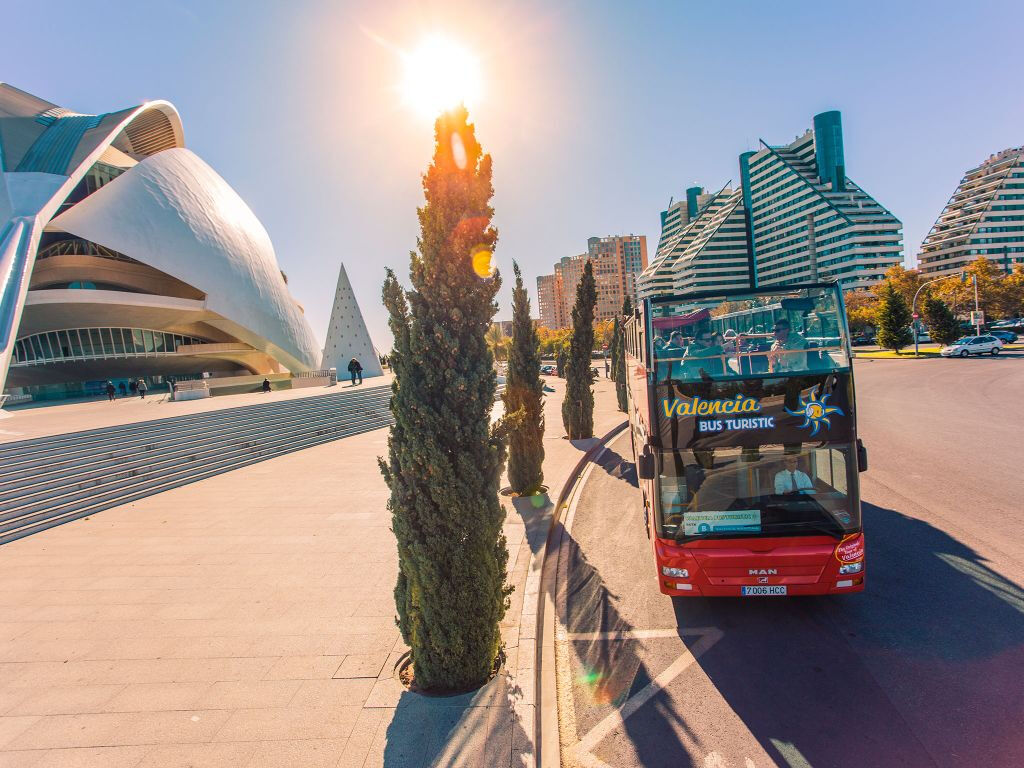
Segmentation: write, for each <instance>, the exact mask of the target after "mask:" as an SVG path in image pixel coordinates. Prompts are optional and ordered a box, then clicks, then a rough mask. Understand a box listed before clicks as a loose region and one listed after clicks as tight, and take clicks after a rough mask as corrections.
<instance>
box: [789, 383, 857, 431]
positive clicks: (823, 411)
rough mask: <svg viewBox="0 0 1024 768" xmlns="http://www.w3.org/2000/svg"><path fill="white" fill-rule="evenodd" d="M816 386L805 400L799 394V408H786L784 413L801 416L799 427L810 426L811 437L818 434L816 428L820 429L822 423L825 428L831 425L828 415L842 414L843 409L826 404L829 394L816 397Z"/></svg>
mask: <svg viewBox="0 0 1024 768" xmlns="http://www.w3.org/2000/svg"><path fill="white" fill-rule="evenodd" d="M818 389H819V388H818V387H815V388H814V389H813V390H811V394H810V396H809V397H808V398H807V399H806V400H805V399H804V397H803V395H801V396H800V408H799V409H798V410H795V411H791V410H789V408H786V413H788V414H789V415H790V416H803V417H804V423H803V424H801V425H800V426H801V427H810V428H811V437H814V436H815V435H816V434H818V430H819V429H821V425H822V424H824V425H825V427H826V428H830V427H831V426H832V422H831V421H830V420H829V418H828V417H829V416H832V415H834V414H838V415H840V416H844V415H845V414H844V413H843V411H842V410H841V409H840V408H838V407H836V406H834V405H829V404H828V399H829V397H831V395H823V396H822V397H821V399H818Z"/></svg>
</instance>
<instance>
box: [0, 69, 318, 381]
mask: <svg viewBox="0 0 1024 768" xmlns="http://www.w3.org/2000/svg"><path fill="white" fill-rule="evenodd" d="M0 169H2V173H0V181H2V183H0V390H2V389H3V387H4V385H6V387H7V388H8V389H9V390H10V391H15V392H27V393H31V394H34V395H37V396H43V397H51V396H60V395H62V394H66V395H74V394H91V393H93V392H95V391H96V390H97V388H98V387H99V386H102V384H103V383H104V382H105V381H106V380H108V379H109V380H116V379H124V378H132V379H137V378H151V379H153V380H155V381H157V382H159V381H160V380H161V379H162V378H164V377H177V378H189V377H194V376H199V375H202V374H203V373H206V374H207V375H211V376H217V375H222V376H228V375H233V374H254V373H255V374H268V373H283V372H286V371H288V372H293V373H294V372H300V371H308V370H310V369H313V368H316V367H317V366H318V365H319V363H320V360H321V354H322V353H321V349H320V347H319V345H318V344H317V342H316V340H315V338H314V336H313V333H312V331H311V329H310V327H309V324H308V322H307V321H306V318H305V316H304V313H303V309H302V307H301V306H300V305H299V304H298V303H297V302H296V301H295V300H294V299H293V298H292V297H291V295H290V294H289V292H288V288H287V284H286V278H285V276H284V275H283V273H282V272H281V270H280V268H279V266H278V264H277V259H276V257H275V255H274V249H273V246H272V245H271V242H270V237H269V236H268V235H267V232H266V230H265V229H264V228H263V225H262V224H261V223H260V222H259V220H258V219H257V218H256V216H255V215H254V214H253V212H252V211H251V210H250V209H249V207H248V206H247V205H246V204H245V202H244V201H243V200H242V199H241V198H240V197H239V196H238V194H237V193H235V191H234V190H233V189H232V188H231V187H230V186H229V185H228V183H227V182H226V181H224V180H223V179H222V178H221V177H220V176H219V175H218V174H217V173H216V172H215V171H214V170H213V169H212V168H210V166H208V165H207V164H206V163H205V162H203V160H202V159H200V158H199V157H198V156H197V155H195V154H193V153H192V152H191V151H189V150H188V149H186V148H185V141H184V133H183V130H182V124H181V119H180V117H179V115H178V113H177V111H176V110H175V109H174V107H173V106H172V105H171V104H169V103H168V102H165V101H153V102H147V103H145V104H141V105H139V106H136V107H132V108H129V109H124V110H120V111H118V112H111V113H107V114H100V115H85V114H79V113H76V112H71V111H69V110H67V109H64V108H62V107H58V106H57V105H55V104H51V103H50V102H47V101H44V100H43V99H40V98H37V97H35V96H32V95H30V94H27V93H25V92H23V91H20V90H18V89H17V88H14V87H12V86H10V85H6V84H0Z"/></svg>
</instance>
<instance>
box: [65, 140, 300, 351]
mask: <svg viewBox="0 0 1024 768" xmlns="http://www.w3.org/2000/svg"><path fill="white" fill-rule="evenodd" d="M52 225H53V226H54V227H57V228H59V229H62V230H64V231H66V232H70V233H71V234H74V235H78V236H79V237H83V238H86V239H87V240H92V241H93V242H96V243H99V244H100V245H104V246H107V247H108V248H113V249H114V250H116V251H119V252H121V253H123V254H125V255H126V256H130V257H131V258H133V259H136V260H138V261H141V262H142V263H144V264H148V265H150V266H152V267H155V268H156V269H159V270H160V271H162V272H166V273H167V274H169V275H172V276H174V277H176V278H178V279H179V280H181V281H183V282H186V283H188V284H190V285H192V286H194V287H196V288H198V289H199V290H201V291H202V292H203V293H205V294H206V306H207V308H208V309H210V310H211V311H213V312H215V313H217V314H218V315H220V316H222V317H223V318H225V319H226V321H227V323H226V326H227V327H225V328H224V330H226V331H228V332H230V333H231V334H232V335H234V336H236V337H237V338H239V339H242V340H243V341H245V342H247V343H248V344H250V345H252V346H253V347H256V348H257V349H260V350H262V351H264V352H267V353H268V354H270V355H271V356H272V357H274V358H275V359H277V360H279V361H280V362H281V363H283V364H284V365H285V366H286V367H288V368H289V369H290V370H293V371H295V370H308V369H310V368H315V367H316V366H317V365H318V364H319V362H320V359H319V358H320V349H319V347H318V345H317V343H316V340H315V339H314V337H313V332H312V330H311V329H310V327H309V324H308V323H307V322H306V319H305V317H304V315H303V314H302V311H301V310H300V309H299V308H298V306H297V305H296V303H295V302H294V301H293V300H292V298H291V296H290V295H289V293H288V289H287V287H286V285H285V282H284V279H283V278H282V276H281V271H280V269H279V268H278V265H277V259H276V257H275V256H274V248H273V246H272V245H271V242H270V237H269V235H268V234H267V231H266V229H264V228H263V225H262V224H261V223H260V221H259V219H257V218H256V215H255V214H254V213H253V212H252V211H251V210H250V209H249V206H247V205H246V204H245V201H243V200H242V198H241V197H239V196H238V194H237V193H236V192H235V191H234V190H233V189H232V188H231V187H230V185H228V183H227V182H226V181H224V179H222V178H221V177H220V176H219V175H218V174H217V172H216V171H214V170H213V169H212V168H211V167H210V166H209V165H207V164H206V163H205V162H203V160H202V159H201V158H199V156H198V155H196V154H194V153H193V152H191V151H189V150H187V149H167V150H164V151H163V152H160V153H158V154H155V155H152V156H150V157H147V158H144V159H143V160H142V161H141V162H140V163H138V164H137V165H135V166H133V167H132V168H130V169H129V170H127V171H125V172H124V173H123V174H121V175H120V176H118V177H117V178H116V179H114V180H113V181H111V182H110V183H108V184H106V185H104V186H103V187H102V188H101V189H99V190H97V191H96V192H94V193H93V194H91V195H89V197H87V198H85V199H84V200H82V201H81V202H80V203H78V204H77V205H75V206H73V207H72V208H70V209H68V210H67V211H65V212H64V213H63V214H61V215H60V216H57V217H56V218H55V219H54V220H53V222H52Z"/></svg>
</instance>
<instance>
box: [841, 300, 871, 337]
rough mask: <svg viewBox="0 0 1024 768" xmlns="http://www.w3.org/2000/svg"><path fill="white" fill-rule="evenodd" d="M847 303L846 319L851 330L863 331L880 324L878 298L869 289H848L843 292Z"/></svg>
mask: <svg viewBox="0 0 1024 768" xmlns="http://www.w3.org/2000/svg"><path fill="white" fill-rule="evenodd" d="M843 303H844V304H845V305H846V320H847V322H848V323H849V324H850V330H851V331H853V332H854V333H862V332H864V331H867V330H868V329H869V328H871V329H873V328H874V327H875V326H876V325H878V318H877V317H876V314H877V312H878V299H877V298H876V297H875V295H874V294H871V293H868V292H867V291H847V292H846V293H844V294H843Z"/></svg>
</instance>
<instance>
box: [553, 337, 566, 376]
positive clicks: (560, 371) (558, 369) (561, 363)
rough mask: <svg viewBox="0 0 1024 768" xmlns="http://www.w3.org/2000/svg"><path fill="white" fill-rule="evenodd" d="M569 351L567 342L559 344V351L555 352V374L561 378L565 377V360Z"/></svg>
mask: <svg viewBox="0 0 1024 768" xmlns="http://www.w3.org/2000/svg"><path fill="white" fill-rule="evenodd" d="M567 355H568V353H567V352H566V350H565V342H562V343H561V344H559V345H558V351H557V352H556V353H555V375H556V376H558V378H560V379H564V378H565V361H566V359H567Z"/></svg>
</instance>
